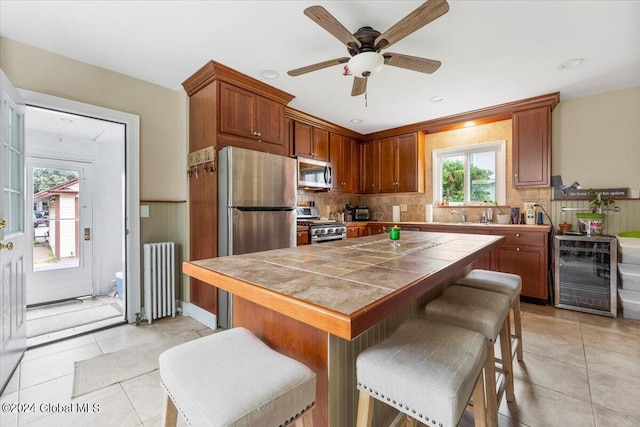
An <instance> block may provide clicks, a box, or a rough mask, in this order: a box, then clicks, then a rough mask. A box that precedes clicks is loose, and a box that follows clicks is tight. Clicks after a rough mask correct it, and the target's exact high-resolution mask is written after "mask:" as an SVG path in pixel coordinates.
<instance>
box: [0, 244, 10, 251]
mask: <svg viewBox="0 0 640 427" xmlns="http://www.w3.org/2000/svg"><path fill="white" fill-rule="evenodd" d="M4 248H7V250H8V251H10V250H11V249H13V242H9V243H7V244H6V245H5V244H4V243H0V250H2V249H4Z"/></svg>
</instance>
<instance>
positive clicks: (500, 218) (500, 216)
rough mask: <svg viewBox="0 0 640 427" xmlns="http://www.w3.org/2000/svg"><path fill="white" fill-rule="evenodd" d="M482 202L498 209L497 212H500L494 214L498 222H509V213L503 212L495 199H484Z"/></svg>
mask: <svg viewBox="0 0 640 427" xmlns="http://www.w3.org/2000/svg"><path fill="white" fill-rule="evenodd" d="M484 202H485V203H488V204H490V205H493V206H495V207H496V209H498V212H500V213H499V214H497V215H496V221H497V222H498V224H511V215H510V214H505V213H503V212H502V209H500V206H498V202H497V201H495V200H485V201H484Z"/></svg>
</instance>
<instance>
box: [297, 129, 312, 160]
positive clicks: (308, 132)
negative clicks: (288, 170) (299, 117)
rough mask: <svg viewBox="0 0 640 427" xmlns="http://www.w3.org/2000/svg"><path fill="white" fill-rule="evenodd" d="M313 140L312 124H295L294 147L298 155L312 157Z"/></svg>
mask: <svg viewBox="0 0 640 427" xmlns="http://www.w3.org/2000/svg"><path fill="white" fill-rule="evenodd" d="M312 140H313V128H312V126H310V125H308V124H305V123H300V122H295V123H294V124H293V147H294V152H295V153H296V156H303V157H311V145H312Z"/></svg>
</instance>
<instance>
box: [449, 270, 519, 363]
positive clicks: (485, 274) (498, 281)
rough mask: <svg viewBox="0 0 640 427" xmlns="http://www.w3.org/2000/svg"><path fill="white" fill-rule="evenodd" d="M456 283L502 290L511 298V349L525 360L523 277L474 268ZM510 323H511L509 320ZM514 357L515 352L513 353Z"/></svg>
mask: <svg viewBox="0 0 640 427" xmlns="http://www.w3.org/2000/svg"><path fill="white" fill-rule="evenodd" d="M456 285H460V286H468V287H470V288H476V289H483V290H485V291H492V292H500V293H501V294H504V295H506V296H508V297H509V298H510V299H511V314H512V315H513V331H511V325H510V324H509V333H510V334H511V351H513V352H516V353H517V354H518V361H520V362H522V360H523V351H522V323H521V316H522V315H521V314H520V292H521V291H522V278H521V277H520V276H518V275H517V274H511V273H501V272H499V271H490V270H480V269H475V270H472V271H471V272H470V273H469V274H467V275H466V276H465V277H463V278H462V279H459V280H458V281H457V282H456ZM509 323H511V322H510V321H509ZM511 358H512V359H513V354H512V355H511Z"/></svg>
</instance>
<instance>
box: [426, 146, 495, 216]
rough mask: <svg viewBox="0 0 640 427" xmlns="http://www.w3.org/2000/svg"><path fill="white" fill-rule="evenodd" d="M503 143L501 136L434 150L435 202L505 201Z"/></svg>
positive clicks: (477, 202) (467, 203)
mask: <svg viewBox="0 0 640 427" xmlns="http://www.w3.org/2000/svg"><path fill="white" fill-rule="evenodd" d="M505 146H506V141H504V140H503V141H494V142H485V143H482V144H474V145H468V146H465V147H455V148H443V149H440V150H433V199H434V203H436V204H439V203H440V202H442V201H445V202H446V201H448V202H449V204H451V205H476V204H481V203H482V202H484V201H485V200H495V201H497V202H498V204H501V205H503V204H505V203H506V195H505V193H506V179H505V164H506V163H505V150H506V149H505Z"/></svg>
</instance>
